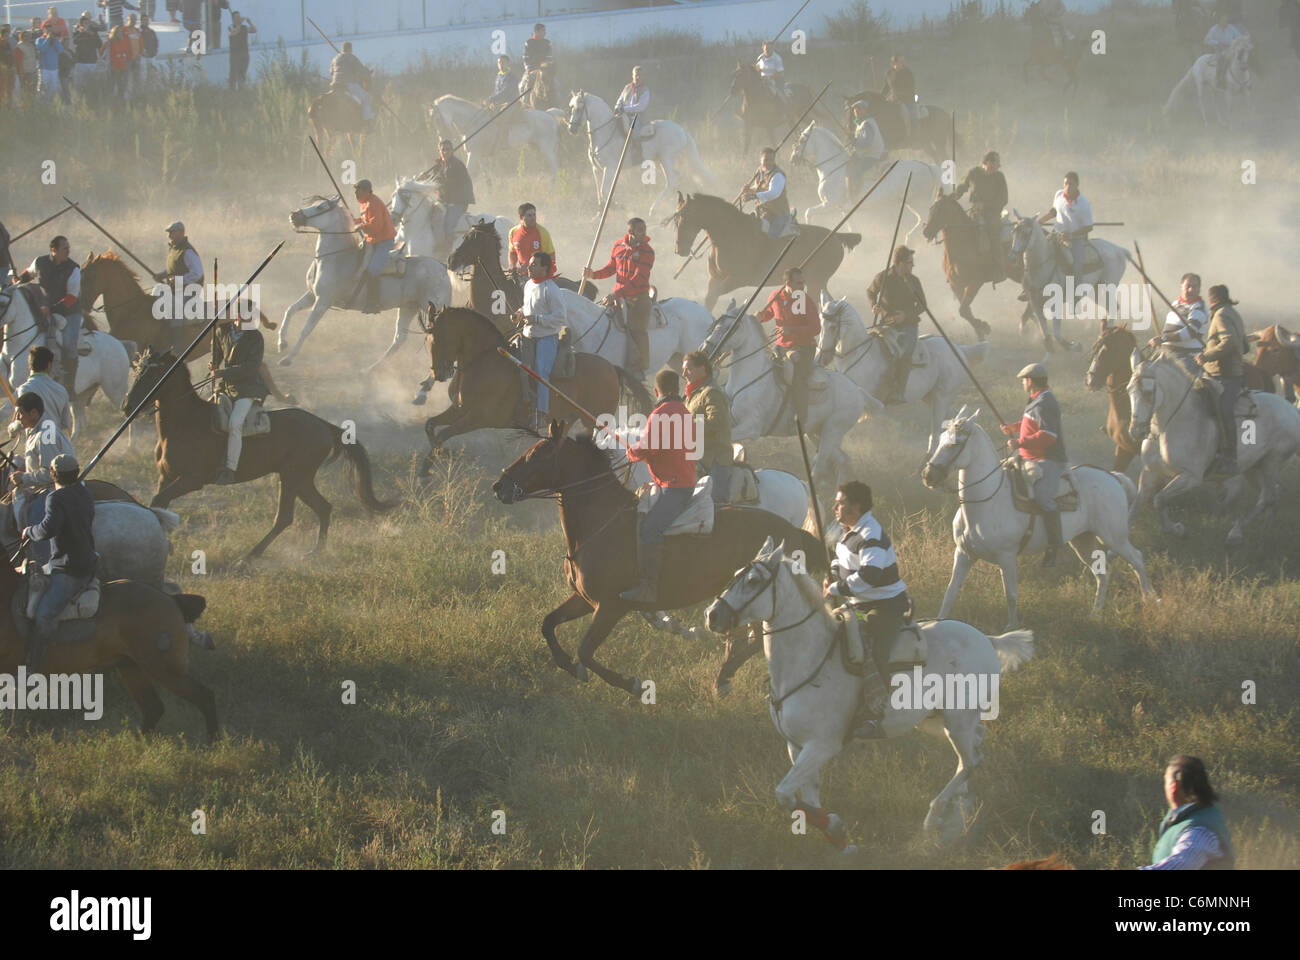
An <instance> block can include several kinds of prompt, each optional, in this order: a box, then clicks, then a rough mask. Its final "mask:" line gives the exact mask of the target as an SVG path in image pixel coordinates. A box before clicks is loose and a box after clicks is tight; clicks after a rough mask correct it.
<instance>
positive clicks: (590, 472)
mask: <svg viewBox="0 0 1300 960" xmlns="http://www.w3.org/2000/svg"><path fill="white" fill-rule="evenodd" d="M566 428H567V424H566V423H565V422H564V421H563V420H552V421H551V425H550V429H549V430H548V432H547V435H546V436H544V437H540V438H539V439H538V441H537V442H536V443H535V444H533V445H532V446H531V447H529V448H528V449H527V450H525V451H524V454H523V456H521V457H519V458H518V459H517V460H515V462H514V463H512V464H510V466H508V467H506V468H505V469H504V470H502V471H501V476H500V477H498V478H497V480H496V482H495V483H493V484H492V492H493V493H494V494H496V497H497V499H498V500H500V501H501V502H502V503H506V504H510V503H518V502H519V501H520V500H526V499H529V498H532V497H544V496H548V495H550V494H552V493H555V492H557V491H559V490H563V489H571V488H576V487H578V486H579V485H585V484H587V483H588V482H590V483H591V484H592V485H595V484H597V483H600V482H602V481H603V480H604V478H605V477H609V478H612V479H614V482H615V483H617V482H618V481H617V479H616V478H614V474H613V470H612V468H611V467H610V463H609V457H608V455H607V453H606V451H604V450H602V449H601V448H600V447H599V446H598V445H597V443H596V441H595V440H593V439H592V438H591V437H590V436H582V437H578V438H576V439H575V438H573V437H570V436H568V435H567V433H566V432H565V430H566Z"/></svg>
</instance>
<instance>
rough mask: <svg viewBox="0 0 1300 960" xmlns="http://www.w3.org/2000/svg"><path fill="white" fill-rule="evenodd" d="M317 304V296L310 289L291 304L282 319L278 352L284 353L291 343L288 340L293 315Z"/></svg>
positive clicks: (277, 339) (277, 344) (277, 345)
mask: <svg viewBox="0 0 1300 960" xmlns="http://www.w3.org/2000/svg"><path fill="white" fill-rule="evenodd" d="M315 302H316V294H315V293H313V292H312V290H311V288H310V287H309V288H308V289H307V292H306V293H304V294H303V295H302V296H301V297H299V298H298V299H297V300H295V301H294V302H293V303H291V304H289V307H288V309H286V310H285V311H284V316H283V317H282V318H281V319H280V335H279V336H278V337H277V338H276V345H275V348H276V350H278V351H279V352H280V353H284V348H285V347H286V346H287V345H288V343H289V340H288V336H289V321H290V320H291V319H292V318H293V315H294V314H295V313H297V312H298V311H299V310H301V309H303V308H304V307H310V306H311V305H312V304H313V303H315Z"/></svg>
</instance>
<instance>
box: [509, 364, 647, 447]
mask: <svg viewBox="0 0 1300 960" xmlns="http://www.w3.org/2000/svg"><path fill="white" fill-rule="evenodd" d="M497 353H499V354H501V356H503V357H505V358H506V359H507V360H509V361H510V362H511V363H513V364H514V365H515V366H516V367H518V368H519V369H520V370H522V371H523V372H524V373H526V374H528V376H530V377H532V378H533V379H534V380H536V381H537V382H538V383H540V384H542V385H543V386H545V387H546V388H547V389H548V390H550V391H551V392H552V393H554V394H555V395H556V396H559V397H562V398H563V399H564V400H565V401H566V402H567V403H568V404H569V406H571V407H573V409H574V410H577V411H578V413H580V414H581V415H582V416H583V417H585V418H586V419H587V420H588V421H589V422H590V423H591V425H592V426H593V427H600V428H601V429H602V430H604V431H605V432H606V433H608V434H609V435H610V436H611V437H613V438H614V439H615V440H617V441H618V442H619V443H621V444H623V446H625V447H626V446H628V443H627V441H626V440H624V439H623V438H622V437H620V436H619V435H618V434H617V433H615V432H614V431H613V430H610V429H609V428H608V427H603V426H602V425H601V423H600V419H599V418H598V417H597V416H596V415H595V414H594V413H592V412H591V411H590V410H588V409H587V408H586V407H584V406H583V405H582V404H580V403H579V402H578V401H577V400H574V399H573V397H571V396H569V395H568V394H567V393H565V392H564V391H563V390H561V389H560V388H559V387H557V386H556V385H555V384H553V383H551V381H549V380H547V379H546V378H545V377H544V376H542V375H541V374H540V373H538V372H537V371H536V370H534V369H533V368H532V367H530V366H529V365H528V364H526V363H524V362H523V361H522V360H520V359H519V358H518V357H516V356H515V355H514V354H513V353H511V352H510V351H509V350H507V349H506V348H505V347H497Z"/></svg>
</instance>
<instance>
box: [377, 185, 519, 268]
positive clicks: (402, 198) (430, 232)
mask: <svg viewBox="0 0 1300 960" xmlns="http://www.w3.org/2000/svg"><path fill="white" fill-rule="evenodd" d="M436 192H437V188H436V187H435V186H434V185H433V184H432V183H427V182H425V181H423V180H416V179H414V178H412V177H400V178H398V180H397V187H396V189H394V191H393V199H391V200H389V201H388V212H389V213H390V214H392V217H393V226H395V227H397V241H398V243H399V244H402V245H403V246H402V256H404V257H433V258H434V259H439V258H438V257H436V256H435V247H436V246H437V242H438V238H440V237H441V236H443V233H444V228H445V220H446V216H447V208H446V207H444V206H443V205H442V204H441V203H439V202H438V201H437V200H436V199H435V194H436ZM485 221H487V222H490V223H492V225H493V226H495V227H496V231H497V236H499V237H500V238H501V269H502V270H504V269H506V267H507V266H508V265H509V264H508V252H509V243H510V227H511V223H510V221H509V220H507V219H506V218H505V217H494V216H493V215H492V214H490V213H469V212H466V213H465V214H464V215H462V216H461V218H460V222H459V223H457V224H456V225H455V227H454V229H453V231H452V240H451V247H450V248H449V249H451V250H454V249H456V244H458V243H460V241H461V238H462V237H464V236H465V233H466V232H467V231H468V230H469V228H470V227H472V226H473V225H474V224H476V223H483V222H485Z"/></svg>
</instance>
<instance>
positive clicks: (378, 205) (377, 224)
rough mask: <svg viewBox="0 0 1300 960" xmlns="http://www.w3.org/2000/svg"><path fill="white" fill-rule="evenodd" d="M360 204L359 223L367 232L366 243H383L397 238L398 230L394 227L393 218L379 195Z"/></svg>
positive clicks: (372, 195)
mask: <svg viewBox="0 0 1300 960" xmlns="http://www.w3.org/2000/svg"><path fill="white" fill-rule="evenodd" d="M359 202H360V204H361V216H359V217H357V223H359V224H360V225H361V229H362V230H363V231H364V232H365V235H366V243H383V242H384V241H385V240H392V239H394V238H395V237H396V236H397V230H396V228H394V227H393V218H392V217H391V216H390V215H389V213H388V208H387V207H386V206H384V202H383V201H382V200H380V199H379V195H378V194H371V195H370V199H369V200H362V201H359Z"/></svg>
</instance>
